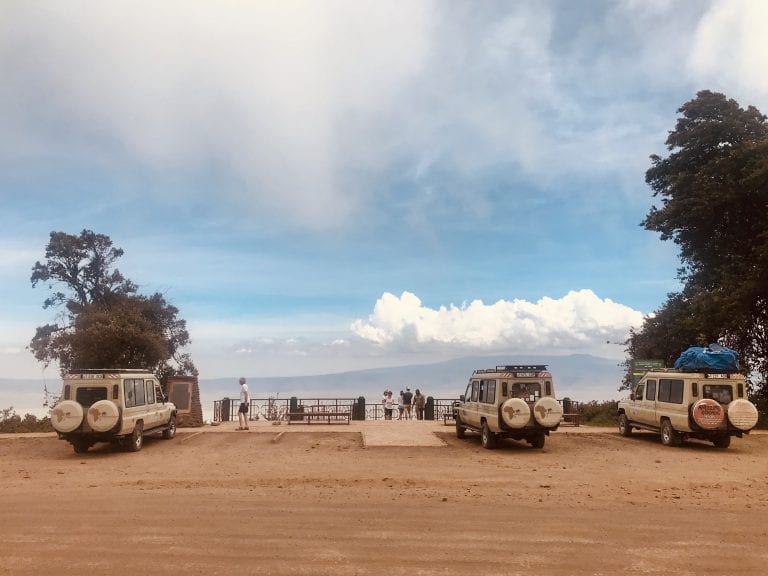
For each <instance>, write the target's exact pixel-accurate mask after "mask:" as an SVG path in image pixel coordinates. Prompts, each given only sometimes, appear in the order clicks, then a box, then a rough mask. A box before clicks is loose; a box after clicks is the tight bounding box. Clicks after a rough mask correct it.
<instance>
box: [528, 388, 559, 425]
mask: <svg viewBox="0 0 768 576" xmlns="http://www.w3.org/2000/svg"><path fill="white" fill-rule="evenodd" d="M533 417H534V418H536V422H538V423H539V424H541V425H542V426H544V427H545V428H554V427H555V426H557V425H558V424H560V420H562V418H563V407H562V406H560V403H559V402H558V401H557V400H555V399H554V398H552V397H551V396H544V397H543V398H540V399H539V401H538V402H536V404H534V406H533Z"/></svg>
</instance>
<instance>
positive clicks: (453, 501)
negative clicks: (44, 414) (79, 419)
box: [0, 424, 768, 576]
mask: <svg viewBox="0 0 768 576" xmlns="http://www.w3.org/2000/svg"><path fill="white" fill-rule="evenodd" d="M395 425H396V424H395ZM318 428H320V429H319V430H313V431H311V432H306V433H304V432H292V433H290V434H278V433H277V432H274V433H272V432H260V433H253V432H251V433H245V432H227V433H218V434H214V433H202V434H184V433H182V434H179V435H178V436H177V437H176V438H175V439H174V440H171V441H163V440H160V439H156V440H155V439H147V441H146V443H145V446H144V449H143V450H142V451H141V452H138V453H133V454H131V453H125V452H120V451H116V450H114V449H112V448H111V447H109V446H106V445H99V446H97V447H96V448H94V449H92V450H91V451H90V452H88V453H87V454H84V455H76V454H74V452H73V451H72V449H71V447H70V446H69V445H68V444H66V443H64V442H61V441H59V440H56V439H55V438H51V437H46V438H14V439H7V438H2V439H0V462H2V467H1V469H0V486H2V488H1V489H0V510H2V522H0V574H55V575H57V576H59V575H68V574H73V575H74V574H77V575H83V574H107V573H112V574H141V575H145V574H164V575H167V574H184V575H196V574H201V575H202V574H205V575H214V574H226V575H231V574H286V575H310V574H334V575H347V574H390V575H400V574H403V575H405V574H407V575H413V574H428V575H431V574H446V575H453V574H456V575H459V574H461V575H466V574H477V575H483V576H487V575H502V574H503V575H516V574H521V575H522V574H524V575H526V576H531V575H558V576H559V575H562V576H566V575H573V574H590V575H615V574H675V575H687V574H690V575H696V576H701V575H704V574H711V575H731V574H733V575H735V574H739V575H755V576H757V575H760V576H764V575H765V574H767V573H768V552H767V551H766V545H768V486H767V485H766V478H768V436H767V435H753V436H750V437H746V438H743V439H734V441H733V443H732V445H731V447H730V448H729V449H727V450H717V449H715V448H714V447H712V446H711V445H709V444H704V443H695V442H690V443H688V444H686V445H685V446H683V447H682V448H679V449H671V448H665V447H663V446H661V445H660V444H659V443H658V437H654V436H652V435H649V434H636V435H635V436H634V437H632V438H622V437H620V436H619V435H618V434H616V433H601V434H600V433H599V434H573V433H564V432H556V433H554V434H553V435H552V436H551V437H550V438H549V439H548V440H547V445H546V447H545V448H544V450H541V451H536V450H533V449H530V448H528V447H527V446H525V445H522V444H518V443H515V442H511V441H510V442H507V443H504V445H503V447H502V448H500V449H498V450H495V451H487V450H483V449H482V448H481V447H480V444H479V440H478V438H477V437H471V438H470V437H468V438H467V439H466V440H457V439H456V438H455V437H454V436H453V435H451V434H450V432H449V431H450V428H445V430H446V432H445V434H443V435H441V437H442V438H443V439H444V440H445V441H446V442H447V444H448V445H447V446H442V447H369V448H365V447H363V444H362V440H361V436H360V434H358V433H354V432H342V431H338V429H334V430H333V431H332V430H325V429H323V428H321V427H319V426H318Z"/></svg>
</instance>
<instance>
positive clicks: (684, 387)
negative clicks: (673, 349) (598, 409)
mask: <svg viewBox="0 0 768 576" xmlns="http://www.w3.org/2000/svg"><path fill="white" fill-rule="evenodd" d="M757 418H758V414H757V408H756V407H755V405H754V404H752V402H750V401H749V400H747V398H746V382H745V378H744V376H743V375H741V374H723V373H716V372H684V371H681V370H677V369H673V368H659V369H656V370H651V371H650V372H646V374H645V375H644V376H643V377H642V378H641V379H640V381H639V382H638V383H637V385H636V386H635V387H634V389H633V390H632V393H631V394H630V397H629V398H628V399H626V400H622V401H621V402H619V432H620V433H621V434H622V435H623V436H629V435H631V434H632V430H634V429H642V430H651V431H653V432H658V433H659V434H661V443H662V444H664V445H665V446H679V445H680V444H681V443H682V442H683V440H685V439H686V438H697V439H700V440H709V441H710V442H712V443H713V444H714V445H715V446H717V447H718V448H727V447H728V446H729V445H730V444H731V436H738V437H741V436H742V434H748V433H749V431H750V430H752V428H754V427H755V426H756V425H757Z"/></svg>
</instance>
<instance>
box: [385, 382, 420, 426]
mask: <svg viewBox="0 0 768 576" xmlns="http://www.w3.org/2000/svg"><path fill="white" fill-rule="evenodd" d="M381 404H382V406H383V407H384V419H385V420H392V419H393V418H394V415H395V411H397V419H398V420H411V419H412V418H413V417H415V418H416V420H424V410H425V408H426V405H427V398H426V396H424V395H423V394H422V393H421V390H419V389H418V388H416V392H411V389H410V387H407V386H406V388H405V391H403V390H400V394H399V395H398V396H397V399H395V398H394V397H393V394H392V390H390V389H389V388H386V389H385V390H384V393H383V394H382V397H381Z"/></svg>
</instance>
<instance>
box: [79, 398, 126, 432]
mask: <svg viewBox="0 0 768 576" xmlns="http://www.w3.org/2000/svg"><path fill="white" fill-rule="evenodd" d="M85 417H86V419H87V420H88V425H89V426H90V427H91V428H92V429H93V430H94V432H107V431H109V430H112V428H114V427H115V424H117V421H118V420H119V419H120V410H118V408H117V405H116V404H115V403H114V402H112V401H110V400H99V401H98V402H95V403H94V404H93V405H92V406H91V407H90V408H88V412H87V413H86V416H85Z"/></svg>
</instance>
